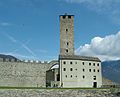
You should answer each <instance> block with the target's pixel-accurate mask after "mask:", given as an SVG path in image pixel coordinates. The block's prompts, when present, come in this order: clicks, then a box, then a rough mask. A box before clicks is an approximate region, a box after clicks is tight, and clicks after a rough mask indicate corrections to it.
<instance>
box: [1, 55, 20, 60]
mask: <svg viewBox="0 0 120 97" xmlns="http://www.w3.org/2000/svg"><path fill="white" fill-rule="evenodd" d="M0 58H3V59H9V60H11V59H14V60H19V59H17V58H16V57H14V56H12V55H4V54H0Z"/></svg>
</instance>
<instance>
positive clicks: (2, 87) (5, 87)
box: [0, 86, 120, 90]
mask: <svg viewBox="0 0 120 97" xmlns="http://www.w3.org/2000/svg"><path fill="white" fill-rule="evenodd" d="M0 89H47V90H51V89H54V90H104V89H108V90H109V89H113V90H114V89H120V88H45V87H8V86H0Z"/></svg>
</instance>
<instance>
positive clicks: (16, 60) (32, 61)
mask: <svg viewBox="0 0 120 97" xmlns="http://www.w3.org/2000/svg"><path fill="white" fill-rule="evenodd" d="M0 62H24V63H36V64H47V63H49V62H48V61H39V60H18V59H10V58H0Z"/></svg>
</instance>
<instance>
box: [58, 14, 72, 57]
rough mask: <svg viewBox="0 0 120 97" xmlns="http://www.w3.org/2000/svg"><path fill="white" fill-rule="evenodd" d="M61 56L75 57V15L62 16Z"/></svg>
mask: <svg viewBox="0 0 120 97" xmlns="http://www.w3.org/2000/svg"><path fill="white" fill-rule="evenodd" d="M60 55H74V15H67V14H65V15H60Z"/></svg>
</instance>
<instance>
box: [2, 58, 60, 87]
mask: <svg viewBox="0 0 120 97" xmlns="http://www.w3.org/2000/svg"><path fill="white" fill-rule="evenodd" d="M57 63H58V61H51V62H40V61H32V60H31V61H30V60H24V61H20V60H9V59H5V60H3V59H0V86H10V87H45V86H46V71H47V70H49V69H50V68H51V67H52V65H54V64H57Z"/></svg>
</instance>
